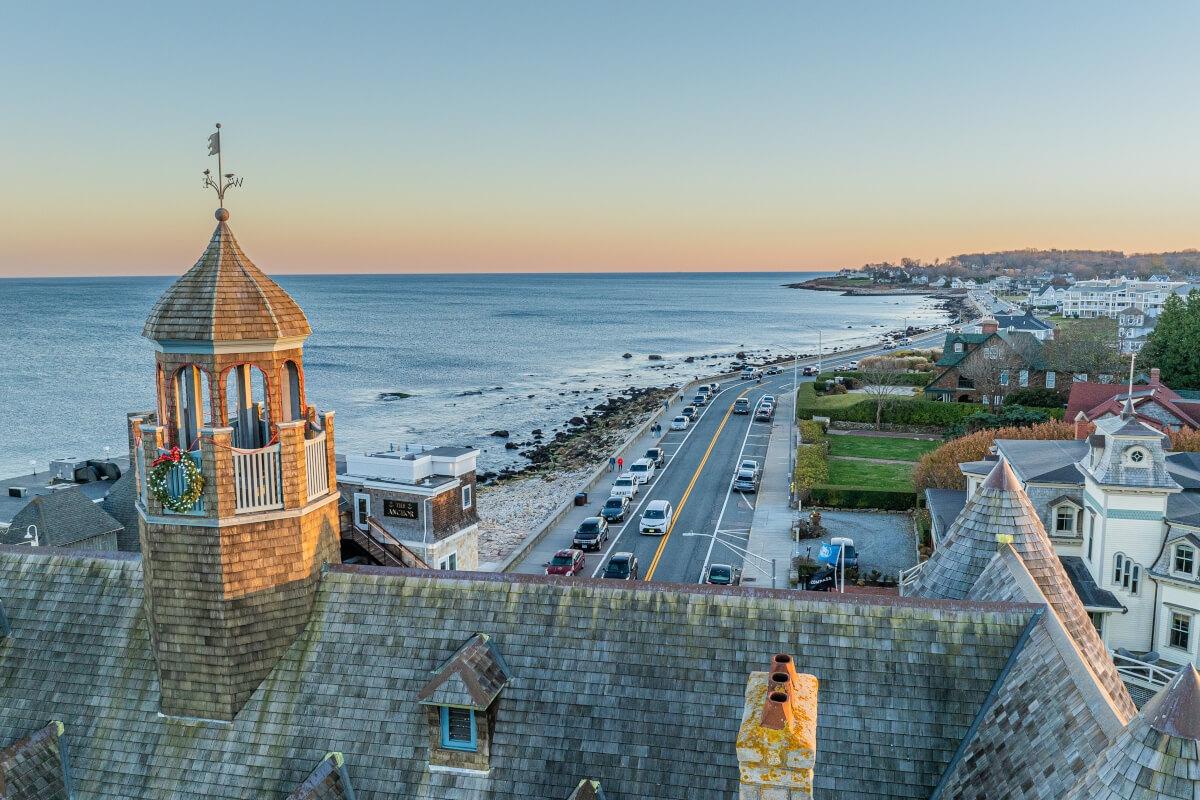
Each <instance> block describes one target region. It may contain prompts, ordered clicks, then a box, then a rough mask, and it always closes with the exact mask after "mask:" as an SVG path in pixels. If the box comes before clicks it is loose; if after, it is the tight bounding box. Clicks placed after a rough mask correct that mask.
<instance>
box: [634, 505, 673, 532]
mask: <svg viewBox="0 0 1200 800" xmlns="http://www.w3.org/2000/svg"><path fill="white" fill-rule="evenodd" d="M673 515H674V509H672V508H671V504H670V503H668V502H667V501H666V500H651V501H650V502H649V504H648V505H647V506H646V510H645V511H643V512H642V521H641V523H640V524H639V525H638V532H639V533H666V532H667V529H668V528H670V527H671V517H672V516H673Z"/></svg>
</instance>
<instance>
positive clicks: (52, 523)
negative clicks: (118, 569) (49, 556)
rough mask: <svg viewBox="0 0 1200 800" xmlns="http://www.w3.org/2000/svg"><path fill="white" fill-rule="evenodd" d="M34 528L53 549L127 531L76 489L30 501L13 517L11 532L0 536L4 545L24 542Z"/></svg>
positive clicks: (38, 497) (61, 491) (68, 489)
mask: <svg viewBox="0 0 1200 800" xmlns="http://www.w3.org/2000/svg"><path fill="white" fill-rule="evenodd" d="M30 525H33V526H35V527H36V528H37V534H38V540H39V543H40V544H41V545H43V546H51V547H67V546H70V545H73V544H76V543H78V542H81V541H83V540H85V539H91V538H94V537H96V536H103V535H104V534H106V533H115V532H117V531H120V530H122V529H123V528H124V526H123V525H122V524H121V523H120V522H118V521H117V520H115V519H113V518H112V517H111V516H109V515H108V513H106V512H105V511H104V509H103V508H101V507H100V506H99V505H97V504H96V503H93V502H92V501H91V500H89V499H88V498H86V497H84V495H83V493H82V492H81V491H79V488H78V487H76V486H72V487H70V488H67V489H57V490H55V491H53V492H51V493H50V494H44V495H38V496H37V497H35V498H33V499H32V500H30V501H29V502H28V503H27V504H26V505H25V507H24V508H22V509H21V510H20V511H18V512H17V513H16V515H15V516H14V517H13V519H12V523H11V524H10V526H9V528H8V531H7V532H5V533H4V534H2V535H0V544H22V543H24V538H25V535H26V531H27V530H28V529H29V526H30Z"/></svg>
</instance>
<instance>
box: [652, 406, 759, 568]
mask: <svg viewBox="0 0 1200 800" xmlns="http://www.w3.org/2000/svg"><path fill="white" fill-rule="evenodd" d="M753 388H754V387H753V386H747V387H746V388H745V389H743V390H742V393H741V394H739V395H738V396H737V397H735V398H734V401H735V402H736V401H737V400H738V399H739V398H742V397H745V396H746V395H747V394H749V393H750V390H751V389H753ZM732 414H733V403H730V404H729V410H728V411H726V412H725V416H724V417H722V419H721V424H720V425H718V426H717V431H716V433H714V434H713V437H712V441H710V442H709V443H708V449H707V450H705V451H704V456H703V457H702V458H701V459H700V463H699V465H697V466H696V472H695V474H694V475H692V480H691V481H690V482H689V483H688V485H687V488H686V489H684V490H683V497H681V498H680V499H679V507H678V508H676V509H675V515H674V516H673V517H672V518H671V524H670V525H669V526H668V527H667V532H666V533H665V534H663V537H662V541H661V542H659V543H658V549H657V550H655V551H654V559H653V560H652V561H651V562H650V568H649V569H647V570H646V577H645V578H643V579H642V580H647V581H648V580H650V579H651V578H653V577H654V570H656V569H658V562H659V561H660V560H661V559H662V554H663V551H664V550H666V549H667V540H668V539H670V538H671V531H673V530H675V523H676V522H678V521H679V515H680V514H682V513H683V507H684V506H686V505H687V501H688V497H690V496H691V494H692V487H693V486H695V485H696V481H697V480H699V478H700V473H701V472H703V471H704V465H705V464H706V463H707V462H708V457H709V455H710V454H711V453H712V451H713V448H714V447H716V445H717V439H719V438H720V436H721V431H723V430H724V429H725V423H726V422H728V421H729V417H730V416H731V415H732Z"/></svg>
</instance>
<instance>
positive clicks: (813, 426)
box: [800, 419, 828, 444]
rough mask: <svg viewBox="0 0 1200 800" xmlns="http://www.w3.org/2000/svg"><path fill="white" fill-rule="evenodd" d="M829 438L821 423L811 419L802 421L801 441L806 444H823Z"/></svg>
mask: <svg viewBox="0 0 1200 800" xmlns="http://www.w3.org/2000/svg"><path fill="white" fill-rule="evenodd" d="M827 439H828V437H827V436H826V435H825V426H823V425H822V424H821V423H819V422H813V421H812V420H811V419H802V420H800V441H801V442H804V443H805V444H823V443H825V442H826V441H827Z"/></svg>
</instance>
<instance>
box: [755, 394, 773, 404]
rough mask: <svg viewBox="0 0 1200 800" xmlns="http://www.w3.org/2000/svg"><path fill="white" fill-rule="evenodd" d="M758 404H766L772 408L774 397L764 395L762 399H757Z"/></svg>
mask: <svg viewBox="0 0 1200 800" xmlns="http://www.w3.org/2000/svg"><path fill="white" fill-rule="evenodd" d="M758 402H760V403H766V404H767V405H770V406H773V405H775V395H773V394H764V395H763V396H762V397H760V398H758Z"/></svg>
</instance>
